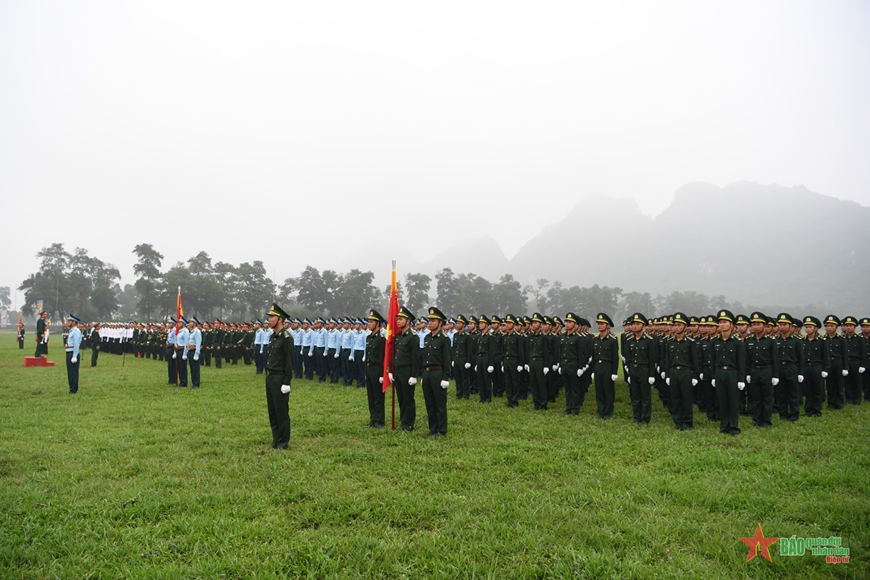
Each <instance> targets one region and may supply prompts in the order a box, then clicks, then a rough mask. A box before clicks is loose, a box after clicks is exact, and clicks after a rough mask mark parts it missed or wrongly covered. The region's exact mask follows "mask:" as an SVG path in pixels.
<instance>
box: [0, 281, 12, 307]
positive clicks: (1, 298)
mask: <svg viewBox="0 0 870 580" xmlns="http://www.w3.org/2000/svg"><path fill="white" fill-rule="evenodd" d="M10 304H11V300H10V294H9V286H0V306H2V307H3V308H9V306H10Z"/></svg>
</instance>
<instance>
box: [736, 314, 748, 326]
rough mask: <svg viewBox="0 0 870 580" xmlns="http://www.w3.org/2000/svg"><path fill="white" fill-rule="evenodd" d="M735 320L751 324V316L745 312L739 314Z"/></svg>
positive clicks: (739, 322)
mask: <svg viewBox="0 0 870 580" xmlns="http://www.w3.org/2000/svg"><path fill="white" fill-rule="evenodd" d="M734 322H735V323H737V324H749V317H748V316H746V315H745V314H738V315H737V318H735V319H734Z"/></svg>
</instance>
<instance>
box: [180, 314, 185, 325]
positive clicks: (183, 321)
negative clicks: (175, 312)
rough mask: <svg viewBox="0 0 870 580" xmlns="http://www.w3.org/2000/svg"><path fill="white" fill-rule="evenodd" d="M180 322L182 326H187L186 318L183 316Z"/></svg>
mask: <svg viewBox="0 0 870 580" xmlns="http://www.w3.org/2000/svg"><path fill="white" fill-rule="evenodd" d="M179 320H180V321H181V323H182V324H187V319H186V318H185V317H183V316H182V317H181V318H179Z"/></svg>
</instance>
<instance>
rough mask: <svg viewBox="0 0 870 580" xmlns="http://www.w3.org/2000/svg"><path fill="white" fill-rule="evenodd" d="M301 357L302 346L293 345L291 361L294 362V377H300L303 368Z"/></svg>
mask: <svg viewBox="0 0 870 580" xmlns="http://www.w3.org/2000/svg"><path fill="white" fill-rule="evenodd" d="M303 358H304V357H303V356H302V347H301V346H295V347H293V362H294V363H295V364H294V365H293V378H296V379H301V378H302V373H303V368H304V367H303V366H302V365H303V361H302V359H303Z"/></svg>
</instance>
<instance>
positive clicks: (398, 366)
mask: <svg viewBox="0 0 870 580" xmlns="http://www.w3.org/2000/svg"><path fill="white" fill-rule="evenodd" d="M409 368H411V365H397V366H396V369H409Z"/></svg>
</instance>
